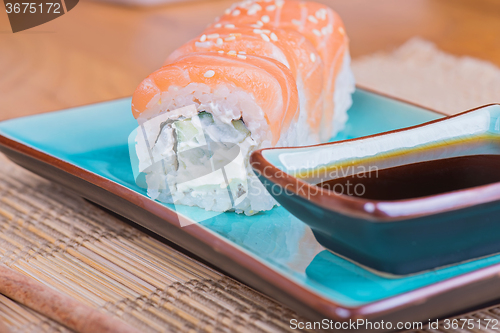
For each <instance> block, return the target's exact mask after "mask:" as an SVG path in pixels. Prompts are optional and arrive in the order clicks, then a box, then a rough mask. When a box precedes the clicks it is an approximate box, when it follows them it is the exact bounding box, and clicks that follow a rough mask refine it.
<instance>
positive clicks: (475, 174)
mask: <svg viewBox="0 0 500 333" xmlns="http://www.w3.org/2000/svg"><path fill="white" fill-rule="evenodd" d="M495 182H500V155H473V156H462V157H453V158H446V159H439V160H432V161H426V162H420V163H413V164H408V165H402V166H397V167H393V168H388V169H380V170H371V171H370V172H363V173H358V174H355V175H352V176H348V177H343V178H337V179H333V180H329V181H325V182H322V183H319V184H318V186H320V187H323V188H326V189H329V190H332V191H335V192H337V193H341V194H345V195H352V196H356V197H360V198H366V199H373V200H401V199H410V198H418V197H424V196H429V195H435V194H440V193H445V192H451V191H456V190H460V189H466V188H471V187H475V186H481V185H486V184H491V183H495ZM349 189H350V191H348V190H349Z"/></svg>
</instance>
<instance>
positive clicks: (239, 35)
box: [229, 32, 241, 38]
mask: <svg viewBox="0 0 500 333" xmlns="http://www.w3.org/2000/svg"><path fill="white" fill-rule="evenodd" d="M229 36H234V37H236V38H238V37H241V33H239V32H236V33H230V34H229Z"/></svg>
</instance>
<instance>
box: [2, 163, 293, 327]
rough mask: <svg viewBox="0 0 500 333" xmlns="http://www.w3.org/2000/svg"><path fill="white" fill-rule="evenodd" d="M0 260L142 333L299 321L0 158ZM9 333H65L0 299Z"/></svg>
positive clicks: (14, 304) (244, 288)
mask: <svg viewBox="0 0 500 333" xmlns="http://www.w3.org/2000/svg"><path fill="white" fill-rule="evenodd" d="M0 255H1V258H0V262H1V263H3V264H6V265H7V266H9V267H11V268H13V269H14V270H16V271H18V272H21V273H23V274H25V275H28V276H30V277H32V278H34V279H36V280H38V281H40V282H42V283H44V284H46V285H49V286H52V287H54V288H55V289H57V290H59V291H62V292H63V293H65V294H67V295H70V296H72V297H74V298H75V299H77V300H79V301H80V302H82V303H84V304H87V305H89V306H91V307H94V308H98V309H101V310H102V311H105V312H107V313H109V314H112V315H115V316H117V317H119V318H121V319H122V320H124V321H125V322H127V323H129V324H131V325H133V326H135V327H138V328H140V329H141V331H143V332H232V331H239V332H243V331H248V332H287V331H291V329H290V328H289V325H288V322H289V320H290V319H291V318H297V314H296V313H294V312H292V311H291V310H289V309H287V308H286V307H284V306H282V305H280V304H278V303H277V302H275V301H273V300H272V299H270V298H268V297H266V296H264V295H262V294H260V293H258V292H256V291H254V290H251V289H250V288H248V287H246V286H245V285H243V284H241V283H238V282H237V281H234V280H232V279H231V278H228V277H226V276H224V275H222V274H221V273H219V272H216V271H214V270H213V269H211V268H209V267H207V266H205V265H203V264H201V263H199V262H198V261H196V260H193V259H191V258H189V257H187V256H186V255H184V254H182V253H180V252H178V251H176V250H174V249H173V248H171V247H169V246H168V245H165V244H163V243H161V242H159V241H157V240H155V239H153V238H152V237H150V236H148V235H146V234H144V233H142V232H140V231H138V230H136V229H134V228H133V227H131V226H129V225H127V224H125V223H123V222H121V221H120V220H118V219H116V218H114V217H113V216H111V215H109V214H107V213H105V212H103V211H101V210H100V209H98V208H96V207H95V206H93V205H91V204H90V203H88V202H86V201H85V200H83V199H81V198H79V197H78V196H76V195H73V194H71V193H68V192H67V191H65V190H64V189H62V188H60V187H59V186H57V185H54V184H51V183H49V182H48V181H45V180H44V179H41V178H40V177H37V176H35V175H33V174H31V173H29V172H28V171H25V170H23V169H21V168H19V167H17V166H16V165H14V164H13V163H11V162H10V161H8V160H7V159H6V158H5V157H4V156H3V155H0ZM0 317H1V319H3V321H5V322H6V323H7V324H8V325H9V326H11V327H12V328H14V329H13V331H19V332H39V331H41V330H42V329H43V330H44V331H46V332H53V331H61V332H64V331H65V329H64V328H62V327H60V326H59V325H57V324H56V323H54V322H53V321H50V320H48V319H46V318H44V317H42V316H40V315H38V314H36V313H34V312H33V311H31V310H29V309H27V308H25V307H23V306H21V305H19V304H17V303H15V302H13V301H11V300H10V299H8V298H5V297H0Z"/></svg>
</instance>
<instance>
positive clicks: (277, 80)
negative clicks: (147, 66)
mask: <svg viewBox="0 0 500 333" xmlns="http://www.w3.org/2000/svg"><path fill="white" fill-rule="evenodd" d="M349 61H350V58H349V51H348V39H347V37H346V35H345V32H344V28H343V24H342V21H341V20H340V18H339V17H338V15H337V14H336V13H335V12H333V11H332V10H331V9H330V8H328V7H326V6H324V5H321V4H317V3H314V2H296V1H282V0H276V1H244V2H241V3H238V4H235V5H233V6H232V7H231V8H230V9H228V10H226V12H225V13H224V15H223V16H221V17H220V18H219V19H218V20H217V22H215V23H214V24H212V25H211V26H209V27H208V28H207V29H206V30H205V31H204V32H203V33H202V34H200V35H199V36H198V37H197V38H195V39H193V40H191V41H189V42H187V43H186V44H185V45H183V46H181V47H180V48H179V49H177V50H176V51H174V52H173V53H172V54H171V55H170V56H169V57H168V59H167V60H166V63H165V65H164V66H163V67H162V68H161V69H159V70H157V71H156V72H154V73H152V74H151V75H149V76H148V77H147V78H146V79H145V80H144V81H143V82H142V83H141V84H140V85H139V87H138V88H137V89H136V91H135V93H134V95H133V99H132V112H133V115H134V117H135V118H136V119H137V120H138V123H139V124H140V125H141V128H142V130H141V131H140V133H139V134H140V135H142V136H143V137H146V138H147V144H144V142H142V141H140V140H139V139H138V141H137V146H136V151H137V156H138V159H139V161H140V163H141V164H142V168H141V170H143V171H144V173H145V174H146V183H147V188H148V195H149V196H150V197H151V198H153V199H156V200H159V201H162V202H167V203H175V204H182V205H188V206H198V207H201V208H204V209H206V210H212V211H228V210H234V211H236V212H238V213H245V214H247V215H251V214H255V213H257V212H259V211H264V210H269V209H271V208H272V207H273V206H274V205H275V204H276V203H275V201H274V199H273V198H272V197H271V196H270V195H269V193H267V191H266V190H265V189H264V187H263V186H262V184H261V183H260V182H259V180H258V179H257V178H256V176H255V175H254V174H253V171H252V169H251V167H250V164H249V156H250V154H251V152H252V151H253V150H256V149H260V148H265V147H273V146H296V145H305V144H315V143H320V142H323V141H326V140H328V139H329V138H330V137H332V136H333V135H335V133H336V132H337V131H339V130H341V129H342V127H343V126H344V124H345V122H346V120H347V114H346V111H347V109H348V108H349V107H350V104H351V93H352V92H353V91H354V79H353V76H352V73H351V70H350V66H349ZM151 124H155V125H154V126H152V125H151ZM138 136H139V135H138ZM141 142H142V143H141ZM217 142H219V143H223V146H224V147H225V148H224V149H226V150H227V151H234V152H235V154H233V155H234V156H237V158H236V157H235V159H234V161H229V160H228V161H226V162H227V163H232V164H231V167H226V168H219V169H220V170H222V171H221V172H218V173H212V174H207V172H206V171H201V170H202V168H201V166H202V165H205V166H206V165H208V164H210V163H211V165H212V167H213V165H214V162H213V161H214V160H215V159H216V157H215V156H218V155H217V154H216V153H214V149H213V147H215V146H216V145H215V144H216V143H217ZM217 147H222V146H221V145H219V146H217ZM234 147H238V148H237V149H236V148H234ZM235 149H236V150H237V153H236V150H235ZM188 152H189V153H188ZM233 155H231V156H233ZM223 159H224V158H222V160H223ZM219 160H221V158H219ZM159 161H161V163H159ZM208 161H211V162H210V163H208ZM207 163H208V164H207ZM224 170H225V171H224ZM212 171H214V172H215V170H212ZM197 176H199V177H197ZM181 180H182V181H181ZM228 193H229V195H228Z"/></svg>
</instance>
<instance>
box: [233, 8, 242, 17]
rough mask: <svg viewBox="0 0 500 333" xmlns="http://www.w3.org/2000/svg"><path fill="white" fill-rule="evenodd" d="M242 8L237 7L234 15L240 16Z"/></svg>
mask: <svg viewBox="0 0 500 333" xmlns="http://www.w3.org/2000/svg"><path fill="white" fill-rule="evenodd" d="M240 13H241V12H240V10H239V9H236V10H235V11H234V12H233V16H238V15H240Z"/></svg>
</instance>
